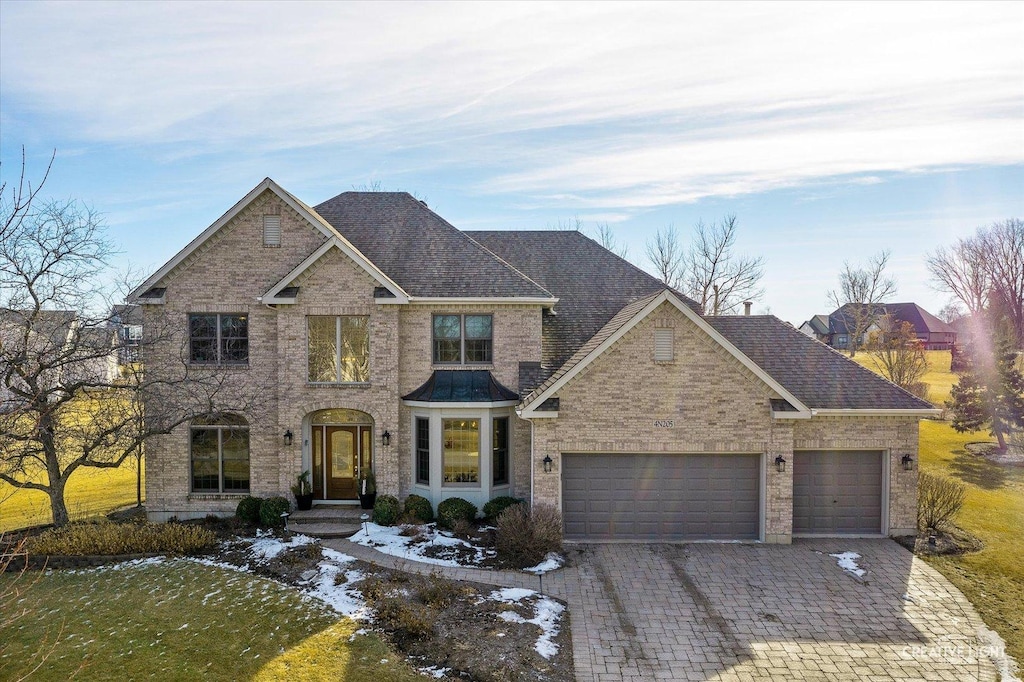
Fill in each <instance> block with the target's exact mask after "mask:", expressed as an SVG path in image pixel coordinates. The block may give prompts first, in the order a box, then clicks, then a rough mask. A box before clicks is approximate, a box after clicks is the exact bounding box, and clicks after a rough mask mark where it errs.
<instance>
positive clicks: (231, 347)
mask: <svg viewBox="0 0 1024 682" xmlns="http://www.w3.org/2000/svg"><path fill="white" fill-rule="evenodd" d="M188 341H189V360H190V361H191V362H193V363H195V364H203V365H246V364H248V363H249V316H248V315H224V314H213V313H209V314H192V315H189V316H188Z"/></svg>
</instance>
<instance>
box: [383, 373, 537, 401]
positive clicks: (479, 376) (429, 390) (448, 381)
mask: <svg viewBox="0 0 1024 682" xmlns="http://www.w3.org/2000/svg"><path fill="white" fill-rule="evenodd" d="M402 400H416V401H423V402H431V403H495V402H503V401H510V400H519V394H518V393H516V392H515V391H513V390H511V389H508V388H506V387H504V386H502V385H501V383H500V382H499V381H498V380H497V379H495V378H494V376H493V375H492V374H491V373H490V372H489V371H487V370H486V369H473V370H461V369H437V370H434V372H433V373H432V374H431V375H430V378H429V379H427V380H426V382H424V383H423V385H422V386H420V387H419V388H417V389H416V390H415V391H413V392H412V393H409V394H408V395H404V396H402Z"/></svg>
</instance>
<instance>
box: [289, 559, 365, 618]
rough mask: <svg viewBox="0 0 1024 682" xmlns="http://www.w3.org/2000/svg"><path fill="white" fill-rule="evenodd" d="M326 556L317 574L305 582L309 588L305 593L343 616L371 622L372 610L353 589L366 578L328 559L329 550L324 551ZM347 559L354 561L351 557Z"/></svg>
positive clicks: (304, 590)
mask: <svg viewBox="0 0 1024 682" xmlns="http://www.w3.org/2000/svg"><path fill="white" fill-rule="evenodd" d="M336 554H338V553H337V552H336ZM324 556H325V560H324V561H321V562H320V564H319V566H318V571H317V574H316V575H315V576H313V577H312V578H310V579H309V580H307V581H306V582H305V585H307V587H305V588H303V592H305V593H306V594H308V595H309V596H311V597H313V598H314V599H316V600H318V601H321V602H323V603H325V604H327V605H328V606H330V607H331V608H332V609H334V610H335V611H337V612H338V613H340V614H341V615H343V616H348V617H349V618H353V619H355V620H364V621H366V620H370V609H369V607H367V605H366V601H365V600H363V595H362V594H361V593H360V592H359V590H357V589H356V588H355V587H353V585H354V584H355V583H357V582H359V581H361V580H363V579H364V578H365V577H366V576H365V575H363V573H362V572H361V571H357V570H345V569H344V568H342V567H341V566H339V565H338V564H337V563H336V562H335V560H333V559H330V558H326V556H327V550H325V551H324ZM341 556H342V557H344V556H345V555H344V554H342V555H341ZM346 558H347V559H348V560H349V561H352V558H351V557H346ZM343 563H348V562H347V561H345V562H343ZM339 576H341V577H339Z"/></svg>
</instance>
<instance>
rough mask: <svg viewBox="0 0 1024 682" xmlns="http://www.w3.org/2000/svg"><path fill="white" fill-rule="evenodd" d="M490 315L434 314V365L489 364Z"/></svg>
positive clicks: (491, 331) (490, 354) (491, 330)
mask: <svg viewBox="0 0 1024 682" xmlns="http://www.w3.org/2000/svg"><path fill="white" fill-rule="evenodd" d="M492 327H493V318H492V317H491V316H490V315H434V320H433V355H434V364H456V365H462V364H486V363H490V362H492V361H493V353H492V349H493V345H494V337H493V329H492Z"/></svg>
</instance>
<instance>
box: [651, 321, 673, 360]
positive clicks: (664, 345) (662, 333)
mask: <svg viewBox="0 0 1024 682" xmlns="http://www.w3.org/2000/svg"><path fill="white" fill-rule="evenodd" d="M672 338H673V334H672V330H671V329H655V330H654V359H655V361H656V362H672V360H673V359H674V356H673V348H674V344H673V343H672Z"/></svg>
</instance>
